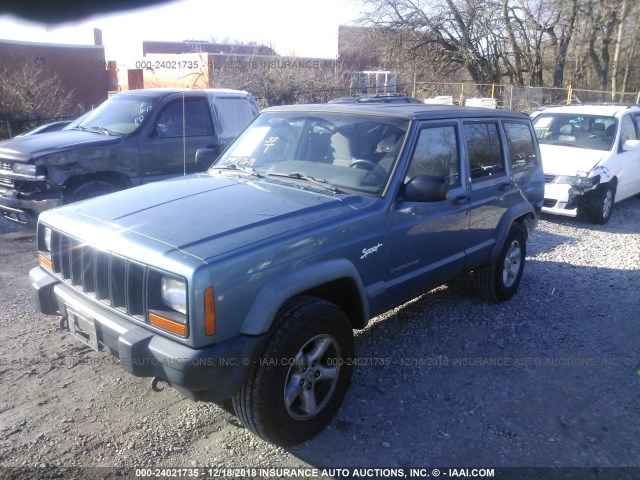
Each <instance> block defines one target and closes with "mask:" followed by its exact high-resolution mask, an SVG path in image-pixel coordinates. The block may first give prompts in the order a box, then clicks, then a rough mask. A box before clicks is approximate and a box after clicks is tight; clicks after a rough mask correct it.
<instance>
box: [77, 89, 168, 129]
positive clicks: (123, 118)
mask: <svg viewBox="0 0 640 480" xmlns="http://www.w3.org/2000/svg"><path fill="white" fill-rule="evenodd" d="M157 100H158V99H157V98H155V97H149V96H146V95H140V96H137V95H116V96H114V97H111V98H110V99H109V100H107V101H106V102H104V103H103V104H102V105H100V106H99V107H98V108H96V109H95V110H93V111H91V112H89V113H88V115H87V116H86V118H84V120H82V122H80V124H79V125H77V126H76V127H75V128H80V129H82V130H93V131H96V132H99V133H105V134H108V135H128V134H130V133H133V132H135V131H136V130H137V129H138V128H139V127H140V125H142V123H143V122H144V120H145V119H146V118H147V116H148V114H149V112H150V111H151V109H152V108H153V106H154V104H155V103H156V101H157Z"/></svg>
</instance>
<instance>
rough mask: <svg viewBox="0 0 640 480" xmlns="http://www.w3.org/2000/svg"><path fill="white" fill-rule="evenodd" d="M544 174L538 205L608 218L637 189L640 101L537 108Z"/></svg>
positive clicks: (639, 183)
mask: <svg viewBox="0 0 640 480" xmlns="http://www.w3.org/2000/svg"><path fill="white" fill-rule="evenodd" d="M533 126H534V128H535V131H536V136H537V137H538V142H539V143H540V152H541V155H542V165H543V170H544V174H545V192H544V204H543V208H542V211H543V212H547V213H554V214H558V215H567V216H571V217H576V216H581V217H584V218H586V219H588V220H589V221H590V222H592V223H599V224H604V223H607V221H608V220H609V217H610V216H611V211H612V209H613V205H614V203H615V202H619V201H621V200H624V199H625V198H629V197H631V196H633V195H636V194H638V193H640V106H636V105H634V106H626V105H573V106H566V107H550V108H546V109H544V110H543V111H541V112H537V114H536V116H535V118H533Z"/></svg>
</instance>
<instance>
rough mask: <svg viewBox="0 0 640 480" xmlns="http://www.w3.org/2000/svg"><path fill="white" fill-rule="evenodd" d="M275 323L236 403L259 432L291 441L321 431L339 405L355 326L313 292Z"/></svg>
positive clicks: (265, 436) (281, 442)
mask: <svg viewBox="0 0 640 480" xmlns="http://www.w3.org/2000/svg"><path fill="white" fill-rule="evenodd" d="M274 328H275V330H274V333H273V336H272V337H271V339H270V340H269V343H268V344H267V347H266V349H265V351H264V353H263V355H262V357H261V359H260V361H259V362H258V364H257V365H255V366H254V370H253V371H252V372H251V373H250V375H249V378H248V380H247V382H246V383H245V385H244V386H243V387H242V388H241V389H240V390H239V391H238V392H237V393H236V394H235V395H234V396H233V407H234V410H235V412H236V415H237V416H238V418H239V419H240V421H241V422H242V424H243V425H244V426H245V427H246V428H248V429H249V430H250V431H251V432H253V433H254V434H255V435H257V436H259V437H261V438H262V439H264V440H266V441H269V442H271V443H274V444H277V445H281V446H291V445H294V444H297V443H300V442H303V441H305V440H308V439H310V438H312V437H313V436H315V435H316V434H317V433H319V432H320V431H321V430H323V429H324V428H325V427H326V426H327V425H328V424H329V422H330V421H331V419H332V418H333V416H334V415H335V413H336V412H337V411H338V408H339V407H340V404H341V403H342V400H343V398H344V395H345V393H346V392H347V389H348V387H349V383H350V381H351V372H352V361H351V360H352V359H353V355H354V343H353V331H352V329H351V325H350V323H349V320H348V319H347V317H346V315H345V314H344V313H343V312H342V310H340V309H339V308H338V307H337V306H336V305H334V304H332V303H329V302H327V301H324V300H321V299H317V298H312V297H301V298H299V299H297V300H295V301H293V302H291V303H289V304H288V305H287V306H285V308H284V309H283V310H282V311H281V312H280V314H279V315H278V318H277V320H276V324H275V326H274Z"/></svg>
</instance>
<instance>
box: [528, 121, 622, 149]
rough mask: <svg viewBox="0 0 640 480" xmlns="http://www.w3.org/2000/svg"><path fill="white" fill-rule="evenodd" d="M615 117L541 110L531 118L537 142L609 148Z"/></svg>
mask: <svg viewBox="0 0 640 480" xmlns="http://www.w3.org/2000/svg"><path fill="white" fill-rule="evenodd" d="M616 125H617V122H616V119H615V117H610V116H604V115H583V114H577V113H548V114H546V113H541V114H540V115H538V116H537V117H536V118H535V119H534V120H533V128H534V129H535V131H536V136H537V137H538V142H539V143H541V144H551V145H566V146H569V147H577V148H588V149H591V150H611V146H612V144H613V138H614V137H615V132H616Z"/></svg>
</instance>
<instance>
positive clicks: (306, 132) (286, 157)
mask: <svg viewBox="0 0 640 480" xmlns="http://www.w3.org/2000/svg"><path fill="white" fill-rule="evenodd" d="M407 130H408V121H406V120H399V119H393V118H384V117H379V116H372V115H363V114H348V113H325V112H265V113H263V114H261V115H260V116H259V117H258V118H257V119H256V120H255V121H254V122H253V123H252V124H251V125H250V126H249V128H248V129H247V130H245V131H244V132H243V134H242V135H241V136H240V137H239V138H238V139H237V140H236V141H235V142H234V143H233V144H232V145H231V146H230V147H229V148H228V149H227V150H226V151H225V153H224V154H223V155H222V156H221V157H220V158H219V159H218V160H217V161H216V163H215V164H214V165H213V166H212V167H211V169H212V170H217V169H221V168H227V169H238V170H244V171H251V172H253V173H254V174H258V175H264V176H269V177H281V178H288V179H290V180H298V181H300V180H302V181H305V180H306V181H309V182H314V183H316V184H326V185H328V186H332V187H335V188H336V189H341V190H342V189H345V190H353V191H357V192H362V193H367V194H373V195H378V194H381V193H382V192H383V190H384V188H385V186H386V184H387V181H388V179H389V175H390V172H391V170H392V167H393V165H394V163H395V161H396V158H397V157H398V154H399V152H400V148H401V146H402V143H403V141H404V138H405V135H406V133H407Z"/></svg>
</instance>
